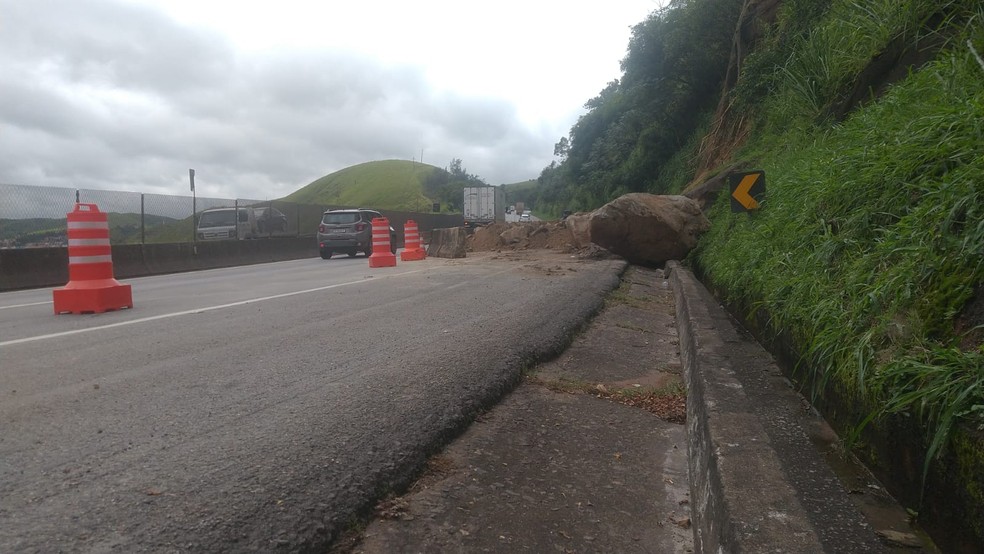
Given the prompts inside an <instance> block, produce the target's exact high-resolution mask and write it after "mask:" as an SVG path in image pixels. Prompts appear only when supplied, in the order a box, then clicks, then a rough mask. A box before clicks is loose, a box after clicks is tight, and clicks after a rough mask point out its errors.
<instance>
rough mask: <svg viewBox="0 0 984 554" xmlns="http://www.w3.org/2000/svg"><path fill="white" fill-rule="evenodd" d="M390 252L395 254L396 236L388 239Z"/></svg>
mask: <svg viewBox="0 0 984 554" xmlns="http://www.w3.org/2000/svg"><path fill="white" fill-rule="evenodd" d="M390 252H392V253H393V254H396V235H393V236H392V237H390Z"/></svg>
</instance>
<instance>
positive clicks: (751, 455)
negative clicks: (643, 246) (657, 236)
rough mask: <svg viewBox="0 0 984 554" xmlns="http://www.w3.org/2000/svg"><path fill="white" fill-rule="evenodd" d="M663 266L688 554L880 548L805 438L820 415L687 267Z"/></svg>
mask: <svg viewBox="0 0 984 554" xmlns="http://www.w3.org/2000/svg"><path fill="white" fill-rule="evenodd" d="M666 269H667V271H668V272H669V277H668V278H669V279H670V281H671V283H672V287H673V289H674V292H675V301H676V320H677V327H678V332H679V336H680V354H681V360H682V363H683V367H684V378H685V380H686V382H687V389H688V398H687V425H688V455H689V464H690V487H691V510H692V514H691V518H692V522H693V525H694V546H695V551H696V552H881V551H885V550H886V547H885V545H883V544H882V543H881V542H880V541H879V540H878V538H877V536H876V535H875V533H874V532H873V530H872V529H871V528H870V526H869V525H868V524H867V523H866V520H865V518H864V516H863V515H862V514H861V511H860V510H859V509H858V508H857V507H856V506H855V505H854V504H853V503H852V502H851V501H850V499H849V498H848V495H847V493H846V491H845V490H844V487H843V485H842V484H841V483H840V482H839V480H838V478H837V477H836V475H835V474H834V472H833V470H832V469H830V467H829V466H828V465H827V464H826V462H825V460H824V458H823V456H822V455H821V453H819V452H818V450H817V448H816V446H814V443H813V442H811V440H810V431H811V426H812V425H814V424H817V425H820V424H823V421H822V419H821V418H820V417H819V415H817V414H816V413H815V412H814V411H813V410H811V409H810V408H809V404H808V403H806V402H805V400H804V399H803V398H802V397H801V396H799V395H798V394H797V393H796V392H795V391H794V390H793V389H792V387H791V385H790V383H789V382H788V381H787V380H786V379H785V378H784V377H783V376H782V373H781V371H780V370H779V368H778V367H777V366H776V365H775V363H774V362H773V360H772V357H771V355H770V354H769V353H768V352H766V351H765V350H764V348H762V347H761V346H760V345H758V343H756V342H755V341H754V340H752V339H751V338H748V337H746V336H743V335H742V334H741V333H740V332H739V329H738V327H737V325H736V324H735V323H734V322H733V320H732V319H731V318H730V317H729V315H728V313H727V312H726V311H725V310H724V308H723V307H721V306H720V305H719V304H718V302H717V301H716V299H715V298H714V297H713V296H712V295H711V294H710V292H709V291H707V289H706V288H705V287H704V286H703V285H702V284H701V283H700V282H699V281H698V280H697V279H696V278H695V277H694V275H693V273H691V272H690V271H689V270H688V269H686V268H684V267H683V266H682V265H680V264H679V263H677V262H669V263H668V264H667V268H666ZM804 405H805V406H806V408H805V409H804ZM824 425H825V424H824Z"/></svg>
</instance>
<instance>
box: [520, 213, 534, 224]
mask: <svg viewBox="0 0 984 554" xmlns="http://www.w3.org/2000/svg"><path fill="white" fill-rule="evenodd" d="M519 221H520V222H522V221H532V220H531V219H530V212H526V213H524V214H523V215H521V216H519Z"/></svg>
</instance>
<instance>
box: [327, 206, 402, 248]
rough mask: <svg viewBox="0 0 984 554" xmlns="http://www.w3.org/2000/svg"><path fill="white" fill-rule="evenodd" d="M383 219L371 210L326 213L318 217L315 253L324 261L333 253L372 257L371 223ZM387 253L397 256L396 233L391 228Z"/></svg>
mask: <svg viewBox="0 0 984 554" xmlns="http://www.w3.org/2000/svg"><path fill="white" fill-rule="evenodd" d="M380 217H383V214H381V213H379V212H377V211H374V210H364V209H352V210H328V211H327V212H325V213H324V214H322V215H321V224H320V225H318V251H319V252H320V254H321V258H322V259H324V260H327V259H329V258H331V256H332V255H333V254H334V253H335V252H344V253H346V254H348V255H349V256H355V255H356V254H357V253H359V252H365V254H366V256H370V255H372V220H373V219H376V218H380ZM389 234H390V250H391V251H392V252H393V253H394V254H396V231H395V230H394V229H393V226H392V225H391V226H390V228H389Z"/></svg>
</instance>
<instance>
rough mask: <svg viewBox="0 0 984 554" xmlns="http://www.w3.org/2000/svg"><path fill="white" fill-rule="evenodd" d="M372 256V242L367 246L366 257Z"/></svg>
mask: <svg viewBox="0 0 984 554" xmlns="http://www.w3.org/2000/svg"><path fill="white" fill-rule="evenodd" d="M369 256H372V243H370V244H369V245H367V246H366V257H367V258H368V257H369Z"/></svg>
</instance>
